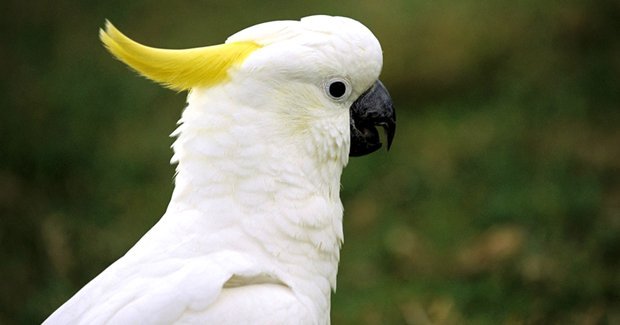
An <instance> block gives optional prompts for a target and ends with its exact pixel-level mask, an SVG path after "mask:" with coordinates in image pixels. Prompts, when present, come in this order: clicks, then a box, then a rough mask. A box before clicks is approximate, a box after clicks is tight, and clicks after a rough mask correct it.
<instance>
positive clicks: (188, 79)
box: [99, 21, 260, 91]
mask: <svg viewBox="0 0 620 325" xmlns="http://www.w3.org/2000/svg"><path fill="white" fill-rule="evenodd" d="M99 38H100V39H101V41H102V42H103V44H105V47H106V48H107V49H108V50H109V51H110V53H112V54H113V55H114V56H115V57H116V58H117V59H119V60H121V61H123V62H124V63H125V64H127V65H128V66H130V67H132V68H133V69H134V70H136V71H137V72H139V73H140V74H141V75H143V76H145V77H147V78H149V79H151V80H153V81H156V82H158V83H161V84H163V85H164V86H166V87H168V88H170V89H174V90H177V91H182V90H188V89H191V88H194V87H208V86H212V85H215V84H217V83H220V82H223V81H225V80H226V79H227V78H228V70H229V69H230V68H231V67H233V66H234V65H238V64H240V63H241V62H243V60H244V59H245V58H246V57H247V56H248V55H249V54H250V53H252V52H253V51H255V50H256V49H258V48H259V47H260V46H259V45H258V44H256V43H254V42H233V43H228V44H221V45H214V46H206V47H199V48H192V49H185V50H168V49H159V48H154V47H149V46H144V45H142V44H140V43H137V42H135V41H133V40H132V39H130V38H129V37H127V36H125V35H124V34H123V33H121V32H120V31H119V30H118V29H116V27H114V25H112V23H110V22H109V21H106V26H105V30H103V29H101V30H99Z"/></svg>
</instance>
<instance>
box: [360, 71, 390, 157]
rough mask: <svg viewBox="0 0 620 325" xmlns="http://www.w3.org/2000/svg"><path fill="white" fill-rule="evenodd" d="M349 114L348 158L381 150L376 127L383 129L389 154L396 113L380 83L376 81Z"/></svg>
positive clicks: (388, 95)
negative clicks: (349, 148) (349, 145)
mask: <svg viewBox="0 0 620 325" xmlns="http://www.w3.org/2000/svg"><path fill="white" fill-rule="evenodd" d="M349 111H350V114H351V119H350V123H351V150H350V151H349V156H351V157H358V156H364V155H367V154H369V153H372V152H375V151H377V150H378V149H379V148H381V139H380V138H379V132H378V131H377V128H376V127H377V126H380V127H383V130H384V131H385V133H386V135H387V149H388V150H390V147H391V146H392V140H393V139H394V133H395V132H396V112H395V111H394V105H393V104H392V98H391V97H390V94H389V93H388V91H387V89H385V86H383V83H381V81H379V80H377V81H376V82H375V83H374V85H372V87H370V89H368V90H367V91H366V92H365V93H363V94H362V95H361V96H360V97H359V98H358V99H357V100H356V101H355V102H354V103H353V105H351V108H350V109H349Z"/></svg>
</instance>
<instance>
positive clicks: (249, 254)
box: [46, 16, 381, 325]
mask: <svg viewBox="0 0 620 325" xmlns="http://www.w3.org/2000/svg"><path fill="white" fill-rule="evenodd" d="M238 40H252V41H255V42H257V43H259V44H261V45H263V47H262V48H261V49H259V50H257V51H255V52H254V53H252V54H251V55H250V56H249V57H248V58H247V59H246V61H244V63H243V65H242V66H241V67H240V68H239V69H238V70H235V71H231V72H230V75H231V78H230V81H228V82H226V83H224V84H220V85H217V86H214V87H210V88H203V89H193V90H192V91H191V92H190V94H189V96H188V107H187V108H186V109H185V111H184V112H183V115H182V118H181V119H180V121H179V127H178V130H176V131H175V132H174V133H173V135H174V136H177V140H176V141H175V143H174V145H173V149H174V157H173V161H174V162H177V163H178V165H177V176H176V181H175V190H174V193H173V195H172V199H171V202H170V205H169V207H168V209H167V211H166V213H165V214H164V216H163V217H162V219H161V220H160V221H159V222H158V223H157V224H156V225H155V226H154V227H153V228H152V229H151V230H150V231H149V232H148V233H147V234H146V235H145V236H144V237H143V238H142V239H141V240H140V241H139V242H138V243H137V244H136V245H135V246H134V247H133V248H132V249H131V250H130V251H129V252H127V254H126V255H125V256H123V257H122V258H120V259H119V260H118V261H116V262H115V263H114V264H113V265H111V266H110V267H109V268H108V269H106V270H105V271H104V272H102V273H101V274H100V275H99V276H98V277H96V278H95V279H94V280H92V281H91V282H90V283H89V284H88V285H86V286H85V287H84V288H82V289H81V290H80V291H79V292H78V293H77V294H76V295H75V296H74V297H73V298H71V299H70V300H69V301H67V303H65V304H64V305H63V306H61V307H60V308H59V309H58V310H57V311H56V312H55V313H54V314H52V315H51V316H50V317H49V318H48V319H47V320H46V324H89V325H90V324H103V323H110V324H170V323H181V324H184V323H188V324H194V323H196V324H204V323H212V324H223V323H229V324H233V323H234V324H244V323H245V324H291V323H293V324H327V323H329V308H330V291H331V289H334V288H335V286H336V273H337V268H338V260H339V251H340V245H341V243H342V240H343V231H342V213H343V208H342V204H341V202H340V198H339V187H340V176H341V173H342V168H343V167H344V166H345V165H346V163H347V161H348V152H349V141H350V140H349V111H348V107H349V106H350V105H351V103H352V102H353V101H354V100H355V98H357V96H359V94H361V93H362V92H363V91H364V90H365V89H367V88H368V87H370V85H371V84H372V83H373V82H374V81H375V80H376V79H377V77H378V75H379V72H380V70H381V48H380V47H379V44H378V42H377V40H376V39H375V38H374V36H373V35H372V33H370V31H368V29H366V28H365V27H364V26H362V25H361V24H359V23H358V22H355V21H353V20H350V19H347V18H338V17H327V16H318V17H308V18H304V19H302V20H301V22H299V21H281V22H272V23H265V24H261V25H257V26H254V27H251V28H249V29H246V30H244V31H241V32H239V33H237V34H235V35H233V36H231V38H229V40H228V41H238ZM334 75H339V76H343V77H345V78H347V79H348V80H349V81H350V83H351V85H352V86H353V91H352V94H351V97H350V98H348V99H346V100H344V101H341V102H335V101H333V100H331V99H330V98H329V97H328V96H326V94H325V89H324V82H325V80H328V79H329V78H331V77H333V76H334Z"/></svg>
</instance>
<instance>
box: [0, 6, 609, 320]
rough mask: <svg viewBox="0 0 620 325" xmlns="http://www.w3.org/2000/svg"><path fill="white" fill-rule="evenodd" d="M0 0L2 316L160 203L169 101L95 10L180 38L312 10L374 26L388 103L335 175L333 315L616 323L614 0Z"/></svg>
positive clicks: (73, 285)
mask: <svg viewBox="0 0 620 325" xmlns="http://www.w3.org/2000/svg"><path fill="white" fill-rule="evenodd" d="M0 8H1V9H2V10H0V11H1V12H3V17H2V19H1V20H0V24H1V25H2V28H3V31H6V32H3V33H2V34H0V40H1V41H2V43H1V44H3V46H2V47H3V49H2V51H0V67H1V68H2V71H4V78H3V79H2V80H1V81H0V95H1V96H0V101H2V106H3V107H4V109H3V110H1V113H0V114H2V116H1V117H0V150H1V151H0V157H2V159H1V160H0V215H1V216H2V218H1V219H0V244H1V245H0V247H1V248H0V259H1V260H2V261H3V262H2V264H1V266H0V275H1V276H2V278H3V279H5V281H4V283H3V284H2V286H1V287H0V292H2V294H1V295H0V323H2V324H19V323H24V324H29V323H36V322H40V321H41V320H42V319H44V318H45V317H46V316H47V315H48V314H49V313H50V312H51V311H53V310H54V309H55V308H56V307H57V306H58V305H60V304H61V303H62V302H63V301H64V300H66V299H67V298H68V297H69V296H71V295H72V294H73V293H74V292H75V291H76V290H77V289H78V288H80V287H81V286H82V285H84V284H85V283H86V282H87V281H88V280H90V279H91V278H92V277H93V276H95V275H96V274H98V273H99V272H100V271H101V270H102V269H103V268H105V267H106V266H107V265H109V263H111V262H112V261H114V260H115V259H116V258H118V257H119V256H120V255H122V254H123V253H124V252H125V251H126V250H127V249H128V248H129V247H130V246H131V245H132V244H133V243H134V242H135V241H136V240H137V239H138V238H139V237H140V236H141V235H142V234H143V233H144V232H145V231H146V230H147V229H148V228H149V227H150V226H152V225H153V224H154V223H155V222H156V221H157V220H158V218H159V216H161V214H162V213H163V211H164V209H165V207H166V204H167V201H168V199H169V196H170V193H171V190H172V175H173V167H171V166H169V164H168V160H169V157H170V155H171V152H170V149H169V145H170V144H171V142H172V139H170V138H168V136H167V135H168V134H169V133H170V132H171V131H172V130H173V129H174V125H175V122H176V119H177V118H178V117H179V115H180V112H181V109H182V107H183V105H184V95H183V94H174V93H171V92H169V91H166V90H163V89H160V88H159V87H158V86H156V85H153V84H151V83H150V82H147V81H144V80H140V78H139V77H135V76H134V75H133V74H132V73H131V72H129V71H127V69H126V68H125V67H124V66H123V65H121V64H119V63H118V62H116V61H115V60H113V59H112V58H111V57H110V56H109V55H108V54H107V53H106V52H105V51H104V50H103V48H102V47H101V45H100V44H99V41H98V38H97V29H98V28H99V27H100V26H101V25H102V24H103V21H104V19H105V18H109V19H111V20H112V21H113V22H114V23H115V24H116V25H117V26H118V27H119V28H121V30H124V31H126V32H127V33H128V34H129V35H131V36H132V37H134V38H136V39H138V40H140V41H143V42H144V43H147V44H152V45H157V46H161V47H190V46H201V45H207V44H215V43H218V42H221V41H223V40H224V39H225V38H226V37H227V36H228V35H230V34H232V33H233V32H235V31H237V30H240V29H241V28H244V27H246V26H250V25H253V24H256V23H259V22H263V21H269V20H274V19H297V18H300V17H303V16H306V15H309V14H315V13H326V14H336V15H345V16H350V17H353V18H356V19H358V20H360V21H362V22H363V23H364V24H366V25H367V26H369V28H371V30H373V31H374V32H375V34H376V35H377V37H378V38H379V39H380V41H381V42H382V45H383V48H384V52H385V54H384V56H385V57H384V62H385V64H384V72H383V76H382V79H383V80H384V82H385V84H386V86H387V87H388V89H390V91H391V92H392V95H393V97H394V99H395V102H396V105H397V109H398V132H397V138H396V141H395V144H394V146H393V149H392V150H391V151H390V152H389V154H387V155H386V154H375V155H372V156H369V157H365V158H360V159H352V160H351V162H350V164H349V166H348V167H347V169H346V170H345V174H344V177H343V180H342V184H343V192H342V197H343V201H344V205H345V209H346V212H345V237H346V240H345V245H344V248H343V252H342V262H341V266H340V273H339V286H338V292H337V293H336V294H335V295H334V297H333V308H332V317H333V322H334V323H335V324H399V323H407V324H425V323H426V324H428V323H437V324H459V323H466V324H565V323H570V324H617V323H620V263H619V261H620V127H618V126H619V125H620V91H619V85H620V38H619V37H618V30H620V3H619V2H618V1H612V0H601V1H580V0H568V1H545V2H540V1H527V0H525V1H519V2H512V1H507V0H504V1H499V0H498V1H483V0H480V1H474V0H462V1H455V0H439V1H432V2H430V1H417V0H416V1H397V0H385V1H381V2H375V1H340V2H331V1H315V2H311V3H308V2H291V1H272V2H268V3H264V2H259V1H243V2H242V1H226V2H209V1H176V2H165V1H157V2H154V1H132V2H130V3H126V2H120V1H111V2H103V3H102V2H94V1H81V2H76V1H64V0H61V1H56V2H53V3H52V2H44V1H30V2H17V1H9V2H4V3H3V4H2V5H0ZM170 13H174V14H172V15H171V14H170Z"/></svg>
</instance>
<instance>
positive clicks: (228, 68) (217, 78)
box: [100, 16, 396, 160]
mask: <svg viewBox="0 0 620 325" xmlns="http://www.w3.org/2000/svg"><path fill="white" fill-rule="evenodd" d="M100 37H101V40H102V41H103V43H104V44H105V46H106V47H107V49H108V50H109V51H110V52H111V53H112V54H113V55H114V56H115V57H117V58H118V59H119V60H121V61H123V62H124V63H126V64H127V65H129V66H130V67H132V68H133V69H134V70H136V71H137V72H139V73H140V74H142V75H143V76H145V77H147V78H149V79H151V80H154V81H156V82H159V83H161V84H163V85H165V86H166V87H168V88H171V89H174V90H177V91H184V90H190V91H191V92H192V93H195V94H203V93H205V92H208V91H209V90H210V89H213V88H218V87H223V88H227V89H229V92H228V95H229V96H231V97H234V98H235V101H236V102H237V103H238V104H239V105H244V106H247V107H253V108H254V109H257V110H260V111H261V112H263V113H264V114H266V115H268V116H270V120H271V121H274V122H277V123H278V125H279V127H278V129H281V130H282V132H288V133H290V134H295V135H303V136H298V137H290V138H296V139H299V140H298V141H299V142H300V143H298V144H299V145H300V146H304V145H307V143H312V144H313V145H314V146H315V147H317V146H318V147H322V149H321V153H322V155H323V156H324V157H325V158H327V159H329V158H330V157H331V158H335V157H336V158H337V157H340V159H345V160H346V157H341V156H361V155H365V154H369V153H372V152H374V151H376V150H377V149H379V148H380V147H381V140H380V137H379V133H378V131H377V129H376V127H378V126H379V127H383V128H384V130H385V131H386V133H387V147H388V149H389V147H390V145H391V143H392V139H393V137H394V132H395V128H396V124H395V122H396V116H395V111H394V108H393V105H392V100H391V98H390V95H389V94H388V92H387V90H386V88H385V87H384V86H383V84H382V83H381V82H380V81H379V79H378V77H379V74H380V72H381V67H382V63H383V58H382V50H381V46H380V44H379V42H378V40H377V39H376V38H375V36H374V35H373V34H372V32H370V30H368V29H367V28H366V27H365V26H364V25H362V24H361V23H359V22H357V21H355V20H352V19H349V18H344V17H330V16H311V17H306V18H303V19H301V20H300V21H275V22H268V23H263V24H259V25H255V26H252V27H249V28H247V29H244V30H242V31H240V32H238V33H236V34H234V35H232V36H231V37H229V38H228V39H227V40H226V42H225V43H224V44H221V45H215V46H207V47H201V48H192V49H184V50H167V49H159V48H152V47H148V46H144V45H141V44H139V43H137V42H135V41H133V40H131V39H129V38H128V37H126V36H125V35H123V34H122V33H121V32H120V31H118V30H117V29H116V28H114V26H113V25H112V24H111V23H109V22H107V23H106V29H105V30H101V31H100ZM271 127H273V125H272V126H271ZM290 134H287V135H290ZM303 142H306V143H303Z"/></svg>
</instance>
